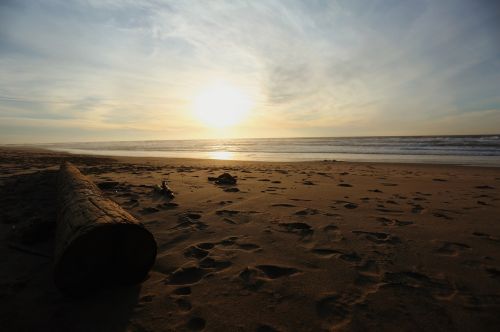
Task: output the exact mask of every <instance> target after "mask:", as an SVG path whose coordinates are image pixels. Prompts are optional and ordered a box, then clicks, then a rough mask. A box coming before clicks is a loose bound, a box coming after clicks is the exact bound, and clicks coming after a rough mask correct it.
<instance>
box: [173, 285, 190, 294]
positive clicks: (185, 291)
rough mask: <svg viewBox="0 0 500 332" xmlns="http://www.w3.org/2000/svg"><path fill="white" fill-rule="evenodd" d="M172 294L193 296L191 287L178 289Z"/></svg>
mask: <svg viewBox="0 0 500 332" xmlns="http://www.w3.org/2000/svg"><path fill="white" fill-rule="evenodd" d="M172 294H174V295H189V294H191V287H189V286H186V287H179V288H176V289H175V290H174V291H173V292H172Z"/></svg>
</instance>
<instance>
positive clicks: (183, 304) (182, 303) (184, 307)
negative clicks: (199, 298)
mask: <svg viewBox="0 0 500 332" xmlns="http://www.w3.org/2000/svg"><path fill="white" fill-rule="evenodd" d="M175 303H176V304H177V306H178V307H179V309H180V310H181V311H190V310H191V308H192V305H191V302H189V301H188V300H187V299H184V298H180V299H177V300H175Z"/></svg>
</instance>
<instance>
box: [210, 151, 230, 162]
mask: <svg viewBox="0 0 500 332" xmlns="http://www.w3.org/2000/svg"><path fill="white" fill-rule="evenodd" d="M233 155H234V153H232V152H230V151H212V152H210V159H220V160H229V159H232V158H233Z"/></svg>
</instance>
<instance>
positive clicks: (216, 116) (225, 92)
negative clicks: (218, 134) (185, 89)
mask: <svg viewBox="0 0 500 332" xmlns="http://www.w3.org/2000/svg"><path fill="white" fill-rule="evenodd" d="M251 108H252V100H251V99H250V97H249V96H248V95H247V94H245V93H244V92H243V91H242V90H241V89H239V88H237V87H236V86H234V85H230V84H226V83H218V84H215V85H212V86H210V87H208V88H206V89H204V90H203V91H202V92H201V93H200V94H199V95H198V96H196V98H195V99H194V103H193V110H194V113H195V115H196V117H197V118H198V119H199V120H200V121H201V122H203V123H204V124H205V125H206V126H209V127H215V128H223V127H228V126H233V125H236V124H238V123H240V122H241V121H243V120H244V119H245V117H246V116H247V114H248V112H249V111H250V109H251Z"/></svg>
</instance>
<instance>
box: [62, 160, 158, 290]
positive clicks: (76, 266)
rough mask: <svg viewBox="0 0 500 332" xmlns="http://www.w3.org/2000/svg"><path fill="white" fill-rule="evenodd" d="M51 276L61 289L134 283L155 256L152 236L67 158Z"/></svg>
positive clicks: (149, 265)
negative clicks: (52, 274) (105, 195)
mask: <svg viewBox="0 0 500 332" xmlns="http://www.w3.org/2000/svg"><path fill="white" fill-rule="evenodd" d="M58 203H59V215H58V220H57V229H56V241H55V266H54V281H55V284H56V286H57V287H58V288H59V289H60V290H61V291H62V292H63V293H66V294H70V295H81V294H85V293H86V292H88V291H91V290H95V289H99V288H104V287H108V286H114V285H117V284H135V283H138V282H141V281H142V280H144V278H145V277H146V276H147V274H148V271H149V270H150V269H151V267H152V266H153V264H154V261H155V258H156V250H157V247H156V242H155V240H154V237H153V235H152V234H151V233H150V232H149V231H148V230H146V229H145V228H144V226H143V225H142V224H141V223H140V222H139V221H138V220H137V219H135V218H134V217H133V216H132V215H130V214H129V213H128V212H126V211H125V210H123V209H122V208H121V207H120V206H119V205H118V204H116V203H115V202H113V201H111V200H109V199H107V198H105V197H104V196H103V195H102V192H101V190H100V189H99V188H98V187H97V186H96V185H95V184H94V183H93V182H92V181H91V180H90V179H89V178H88V177H86V176H85V175H83V174H82V173H80V171H79V170H78V169H77V168H76V167H75V166H73V165H72V164H70V163H65V164H63V165H61V167H60V170H59V178H58Z"/></svg>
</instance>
